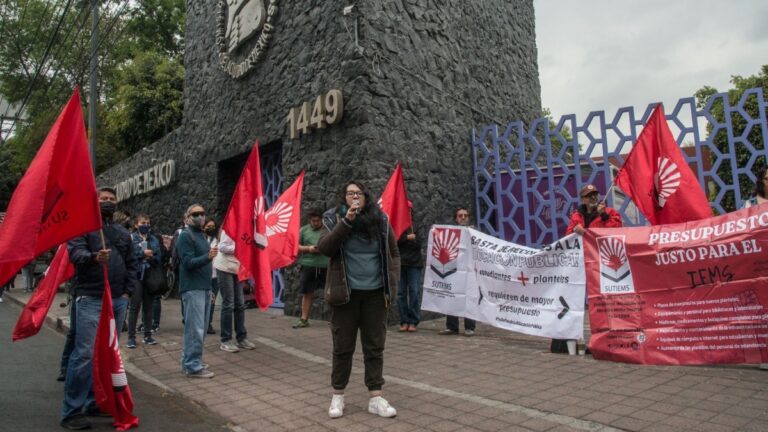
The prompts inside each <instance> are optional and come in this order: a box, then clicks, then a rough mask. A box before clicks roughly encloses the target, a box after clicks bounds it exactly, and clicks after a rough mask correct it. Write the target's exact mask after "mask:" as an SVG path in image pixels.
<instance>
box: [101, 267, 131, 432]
mask: <svg viewBox="0 0 768 432" xmlns="http://www.w3.org/2000/svg"><path fill="white" fill-rule="evenodd" d="M111 292H112V290H111V289H110V287H109V278H108V277H107V267H106V266H104V294H103V295H102V296H101V316H100V317H99V328H98V329H97V330H96V342H95V343H94V349H93V393H94V397H95V398H96V404H97V405H98V406H99V408H100V409H101V410H102V411H104V412H105V413H109V414H111V415H112V418H113V419H114V422H113V423H112V425H113V426H114V427H115V429H117V430H120V431H123V430H128V429H130V428H133V427H138V426H139V418H138V417H136V416H135V415H133V396H131V388H130V387H129V386H128V377H127V376H126V375H125V369H124V368H123V359H122V358H121V357H120V349H119V348H118V345H117V330H118V329H117V328H116V326H115V315H114V312H113V311H112V296H111V294H110V293H111Z"/></svg>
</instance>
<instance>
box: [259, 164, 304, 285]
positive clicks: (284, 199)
mask: <svg viewBox="0 0 768 432" xmlns="http://www.w3.org/2000/svg"><path fill="white" fill-rule="evenodd" d="M303 188H304V171H303V170H302V171H301V173H300V174H299V177H298V178H297V179H296V181H294V182H293V184H292V185H291V187H289V188H288V189H286V190H285V192H283V194H282V195H280V198H278V199H277V201H275V203H274V204H272V207H270V209H269V210H268V211H267V213H266V214H265V215H264V219H265V223H266V225H267V238H268V239H269V244H268V245H267V250H268V251H269V264H270V268H271V269H272V270H277V269H279V268H282V267H285V266H287V265H290V264H293V262H294V261H296V256H297V255H298V254H299V227H300V225H301V191H302V190H303Z"/></svg>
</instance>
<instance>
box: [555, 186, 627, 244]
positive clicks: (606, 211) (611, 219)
mask: <svg viewBox="0 0 768 432" xmlns="http://www.w3.org/2000/svg"><path fill="white" fill-rule="evenodd" d="M579 197H581V205H580V206H579V208H578V209H576V211H575V212H573V213H572V214H571V221H570V223H569V224H568V228H566V230H565V235H568V234H570V233H574V232H575V233H576V234H584V230H586V229H588V228H619V227H621V226H622V223H621V215H620V214H619V212H617V211H616V210H614V209H612V208H610V207H606V205H605V200H603V201H600V193H599V192H598V191H597V188H596V187H595V186H594V185H591V184H588V185H586V186H584V187H583V188H581V191H580V192H579Z"/></svg>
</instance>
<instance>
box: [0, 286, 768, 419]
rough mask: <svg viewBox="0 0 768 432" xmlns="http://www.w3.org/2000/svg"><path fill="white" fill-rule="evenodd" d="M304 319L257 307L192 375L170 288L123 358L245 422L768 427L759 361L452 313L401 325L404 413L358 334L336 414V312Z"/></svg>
mask: <svg viewBox="0 0 768 432" xmlns="http://www.w3.org/2000/svg"><path fill="white" fill-rule="evenodd" d="M28 297H29V294H25V293H23V292H22V290H20V289H16V290H13V291H11V292H9V293H6V295H5V299H6V300H14V301H17V302H19V303H26V301H27V299H28ZM64 299H65V297H64V296H63V295H62V294H59V295H58V296H57V299H56V301H55V302H54V305H53V307H52V308H51V312H50V314H49V323H52V324H54V323H57V322H58V323H59V324H60V325H63V326H66V325H68V323H67V322H66V321H67V318H68V309H66V308H59V306H58V305H59V303H60V302H62V301H64ZM218 316H219V314H218V310H217V312H216V314H215V317H214V327H215V328H216V330H217V332H218V330H219V326H218ZM294 321H295V319H294V318H290V317H286V316H283V315H282V311H270V312H266V313H265V312H261V311H258V310H255V309H251V310H248V311H246V327H247V328H248V331H249V339H250V340H251V341H253V342H254V343H256V344H257V348H256V349H255V350H253V351H240V352H239V353H227V352H224V351H220V350H219V339H218V334H216V335H213V336H209V337H208V338H207V339H206V344H205V354H204V360H205V361H206V362H207V363H209V364H210V370H212V371H213V372H215V373H216V376H215V377H214V378H213V379H210V380H199V379H190V378H186V377H185V376H184V375H182V374H181V372H180V365H179V358H180V351H181V333H182V325H181V314H180V307H179V301H178V300H174V299H169V300H167V301H164V302H163V313H162V320H161V324H160V331H159V332H158V333H157V335H156V339H157V340H158V342H159V343H158V344H157V345H154V346H145V345H142V344H141V342H140V341H139V346H138V348H136V349H134V350H129V349H125V348H123V350H122V352H123V359H124V360H126V363H127V364H128V365H129V366H130V367H132V369H133V367H135V369H136V371H135V372H136V373H138V376H140V377H142V378H143V379H147V380H150V381H155V382H156V383H159V384H160V385H163V386H167V387H168V388H169V389H171V390H172V391H175V392H178V393H181V395H182V396H185V397H188V398H190V399H192V400H194V401H196V402H198V403H200V404H202V405H205V406H206V407H207V408H208V409H210V410H211V411H213V412H215V413H217V414H219V415H221V416H223V417H225V418H227V419H229V420H230V421H231V422H232V424H233V428H234V429H235V430H247V431H259V432H267V431H293V430H301V431H331V430H339V431H377V430H382V431H422V430H424V431H436V432H450V431H497V430H503V431H612V430H631V431H641V430H642V431H696V432H704V431H724V432H726V431H754V432H758V431H768V372H765V371H761V370H758V369H757V367H755V366H718V367H684V366H675V367H672V366H637V365H629V364H622V363H609V362H602V361H596V360H593V359H592V358H591V357H590V356H586V357H585V356H567V355H555V354H550V353H549V352H548V348H549V340H546V339H542V338H535V337H527V336H522V335H518V334H515V333H511V332H507V331H503V330H499V329H495V328H492V327H489V326H484V325H482V324H481V325H479V326H478V329H477V334H476V335H475V336H474V337H471V338H469V337H464V336H440V335H438V334H437V332H438V331H439V330H440V329H442V328H443V324H444V320H434V321H430V322H425V323H422V325H420V326H419V331H418V332H416V333H399V332H398V331H397V328H396V327H392V328H390V331H389V334H388V339H387V348H386V351H385V361H384V373H385V378H386V381H387V384H386V385H385V387H384V392H385V397H386V398H387V399H388V400H389V401H390V402H391V403H392V405H393V406H394V407H395V408H397V411H398V415H397V417H396V418H393V419H384V418H379V417H375V416H373V415H371V414H369V413H368V411H367V402H368V397H367V392H366V389H365V386H364V384H363V375H362V368H363V365H362V352H361V351H360V348H359V346H358V353H357V354H356V355H355V368H354V370H353V374H352V378H351V382H350V385H349V387H348V388H347V391H346V409H345V412H344V417H342V418H340V419H336V420H332V419H330V418H328V414H327V411H328V406H329V404H330V399H331V389H330V358H331V337H330V331H329V329H328V324H327V323H326V322H322V321H312V325H311V327H309V328H304V329H292V328H291V324H293V322H294ZM125 341H126V338H125V335H124V334H123V335H122V336H121V342H122V344H123V345H124V344H125ZM141 403H142V401H140V400H137V401H136V404H141Z"/></svg>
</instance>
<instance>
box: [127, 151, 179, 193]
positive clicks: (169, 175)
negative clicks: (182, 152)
mask: <svg viewBox="0 0 768 432" xmlns="http://www.w3.org/2000/svg"><path fill="white" fill-rule="evenodd" d="M175 173H176V163H175V162H174V161H173V160H168V161H165V162H163V163H159V164H157V165H155V166H153V167H151V168H149V169H146V170H144V171H142V172H140V173H138V174H136V175H135V176H133V177H130V178H128V179H127V180H124V181H122V182H120V183H118V184H117V185H116V186H115V191H117V200H118V201H123V200H126V199H128V198H131V197H134V196H136V195H141V194H144V193H147V192H152V191H153V190H155V189H158V188H161V187H165V186H168V185H169V184H170V183H171V182H172V181H173V180H174V177H175Z"/></svg>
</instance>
